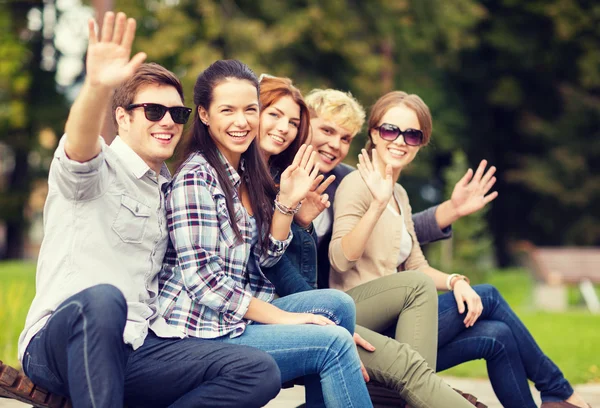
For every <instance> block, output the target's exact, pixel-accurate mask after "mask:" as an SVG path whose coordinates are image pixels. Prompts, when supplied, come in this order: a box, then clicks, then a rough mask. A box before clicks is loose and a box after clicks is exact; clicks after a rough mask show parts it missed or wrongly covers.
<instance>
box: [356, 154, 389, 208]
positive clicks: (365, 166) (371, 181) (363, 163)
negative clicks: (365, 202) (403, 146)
mask: <svg viewBox="0 0 600 408" xmlns="http://www.w3.org/2000/svg"><path fill="white" fill-rule="evenodd" d="M372 154H373V162H372V163H371V160H370V159H369V155H368V153H367V151H366V150H365V149H362V151H361V153H360V154H359V155H358V164H357V165H356V167H357V168H358V171H359V172H360V175H361V177H362V179H363V181H364V182H365V184H366V185H367V187H369V191H371V194H372V195H373V200H374V201H375V202H376V203H377V204H378V205H379V206H381V207H385V206H387V204H388V203H389V201H390V199H391V198H392V193H393V192H394V180H393V178H392V166H391V165H389V164H388V165H387V166H385V177H384V176H382V175H381V172H380V170H379V157H378V155H377V151H376V150H375V149H373V150H372Z"/></svg>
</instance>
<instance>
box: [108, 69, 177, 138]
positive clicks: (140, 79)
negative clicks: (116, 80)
mask: <svg viewBox="0 0 600 408" xmlns="http://www.w3.org/2000/svg"><path fill="white" fill-rule="evenodd" d="M146 85H166V86H172V87H173V88H175V89H176V90H177V93H178V94H179V96H180V97H181V102H183V87H182V86H181V82H180V81H179V78H177V77H176V76H175V74H174V73H172V72H171V71H169V70H168V69H166V68H165V67H163V66H162V65H158V64H157V63H154V62H149V63H146V64H142V65H141V66H140V67H139V68H138V69H137V71H136V72H135V74H133V76H132V77H131V78H129V79H128V80H126V81H125V82H123V83H122V84H121V86H119V87H118V88H117V89H116V90H115V93H114V94H113V97H112V114H113V122H114V124H115V126H116V128H117V129H119V124H118V123H117V118H116V116H115V111H116V110H117V108H118V107H123V108H126V107H127V106H129V105H131V104H132V103H133V100H134V99H135V96H136V95H137V93H138V91H139V90H140V88H142V87H144V86H146Z"/></svg>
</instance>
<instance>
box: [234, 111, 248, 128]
mask: <svg viewBox="0 0 600 408" xmlns="http://www.w3.org/2000/svg"><path fill="white" fill-rule="evenodd" d="M247 124H248V119H246V115H244V112H238V113H237V114H236V115H235V120H234V125H235V126H237V127H239V128H242V129H243V128H245V127H246V125H247Z"/></svg>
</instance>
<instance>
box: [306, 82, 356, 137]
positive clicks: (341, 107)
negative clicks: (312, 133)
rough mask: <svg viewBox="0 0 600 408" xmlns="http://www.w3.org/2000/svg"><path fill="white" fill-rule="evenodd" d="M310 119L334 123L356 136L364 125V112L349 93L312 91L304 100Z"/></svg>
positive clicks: (331, 90) (326, 90)
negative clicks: (316, 118) (315, 118)
mask: <svg viewBox="0 0 600 408" xmlns="http://www.w3.org/2000/svg"><path fill="white" fill-rule="evenodd" d="M304 101H305V102H306V104H307V105H308V110H309V112H310V117H311V118H314V117H318V118H321V119H324V120H330V121H332V122H335V123H336V124H337V125H338V126H341V127H343V128H346V129H348V130H349V131H350V132H351V133H352V136H354V135H356V134H357V133H358V132H359V131H360V129H361V128H362V125H363V124H364V123H365V117H366V114H365V110H364V109H363V107H362V106H361V105H360V103H358V101H357V100H356V99H354V97H353V96H352V94H351V93H350V92H342V91H338V90H336V89H313V90H312V91H310V92H309V94H308V95H306V97H305V98H304Z"/></svg>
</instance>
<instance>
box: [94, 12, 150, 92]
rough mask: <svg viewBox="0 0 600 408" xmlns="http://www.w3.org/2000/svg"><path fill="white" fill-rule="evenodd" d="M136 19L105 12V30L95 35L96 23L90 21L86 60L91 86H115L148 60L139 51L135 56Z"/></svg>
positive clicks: (103, 25)
mask: <svg viewBox="0 0 600 408" xmlns="http://www.w3.org/2000/svg"><path fill="white" fill-rule="evenodd" d="M135 25H136V24H135V20H134V19H133V18H130V19H127V16H126V15H125V13H118V14H117V15H116V17H115V14H114V13H113V12H110V11H109V12H107V13H106V14H105V15H104V22H103V23H102V30H101V31H100V33H99V35H98V36H97V35H96V29H95V22H94V20H93V19H90V20H89V21H88V29H89V35H90V39H89V44H88V51H87V59H86V70H87V73H86V75H87V77H86V80H87V81H89V83H90V84H91V85H98V86H104V87H109V88H115V87H117V86H118V85H119V84H121V83H122V82H123V81H125V80H126V79H127V78H129V77H131V76H132V75H133V74H134V73H135V71H136V70H137V69H138V68H139V66H140V65H141V64H142V62H144V60H145V59H146V54H145V53H143V52H140V53H138V54H136V55H135V56H134V57H133V58H131V59H130V56H131V45H132V44H133V39H134V38H135Z"/></svg>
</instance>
